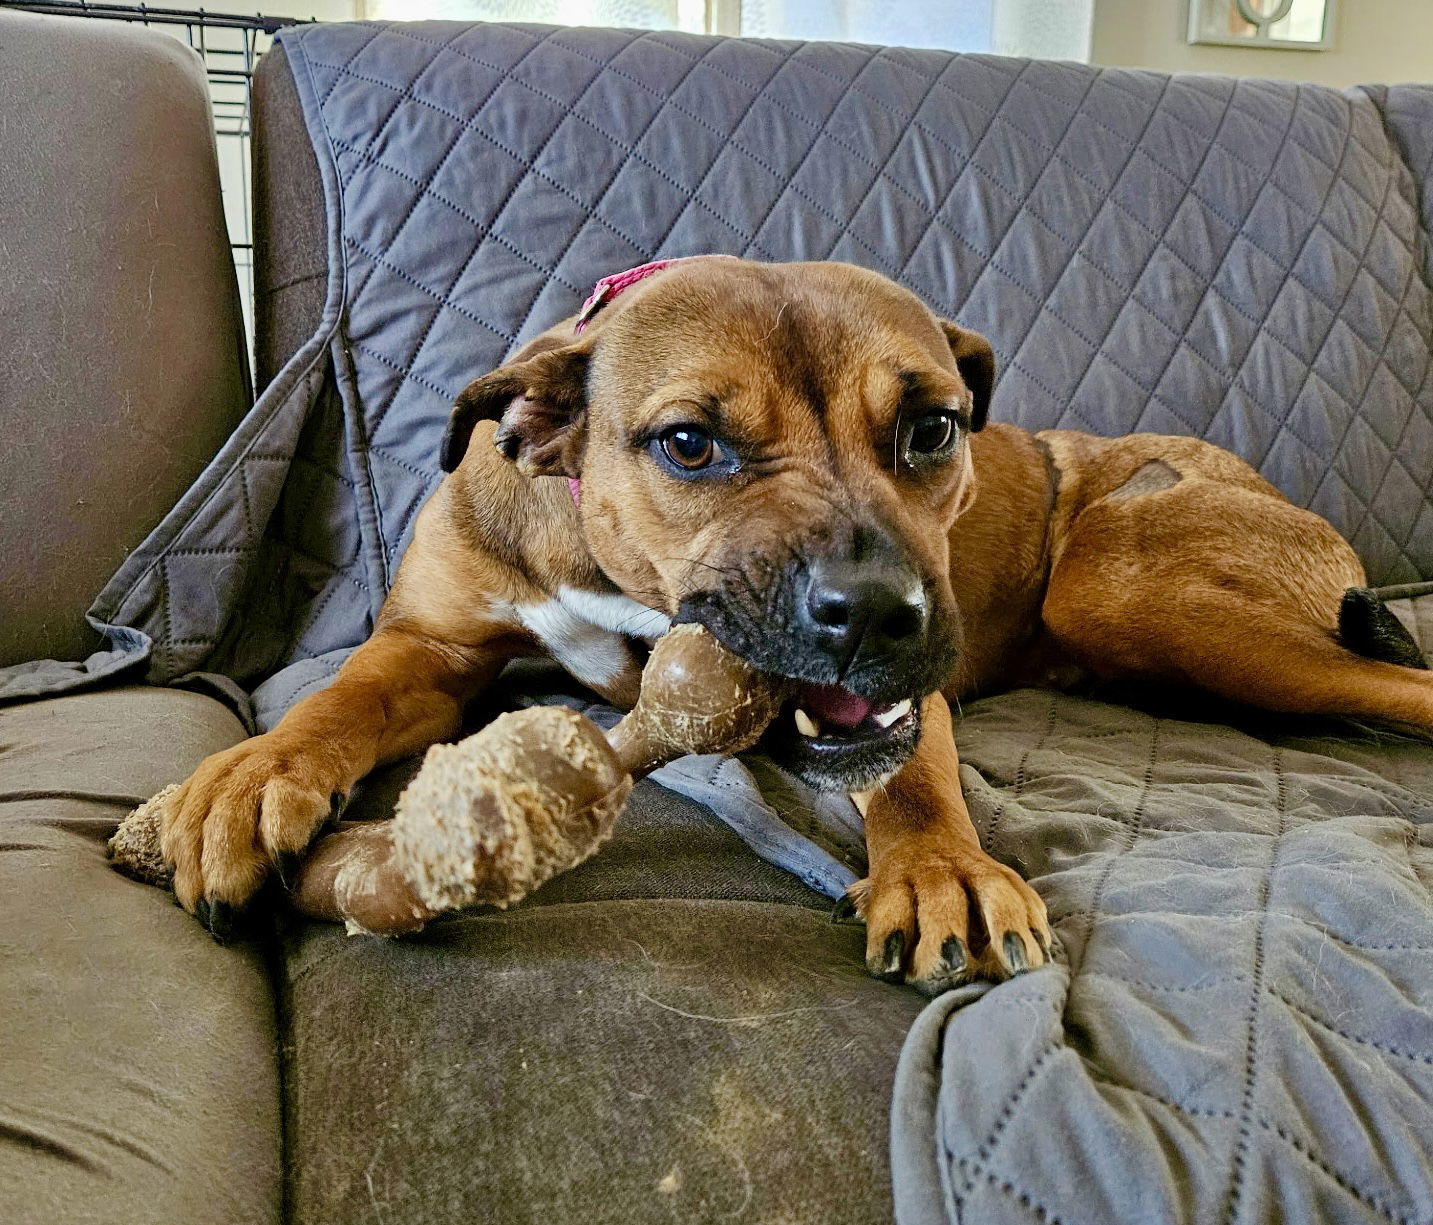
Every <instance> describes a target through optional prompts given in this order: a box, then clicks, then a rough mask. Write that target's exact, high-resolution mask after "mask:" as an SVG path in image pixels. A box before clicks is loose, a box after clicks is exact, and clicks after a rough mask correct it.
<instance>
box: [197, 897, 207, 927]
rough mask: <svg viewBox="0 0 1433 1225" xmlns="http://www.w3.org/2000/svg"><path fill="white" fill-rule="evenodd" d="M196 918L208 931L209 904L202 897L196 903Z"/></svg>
mask: <svg viewBox="0 0 1433 1225" xmlns="http://www.w3.org/2000/svg"><path fill="white" fill-rule="evenodd" d="M194 917H195V918H196V919H198V920H199V922H200V923H202V924H203V925H204V927H205V930H207V929H208V927H209V903H208V901H207V900H206V899H204V898H202V897H201V898H200V899H199V900H198V901H197V902H195V903H194Z"/></svg>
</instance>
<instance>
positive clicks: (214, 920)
mask: <svg viewBox="0 0 1433 1225" xmlns="http://www.w3.org/2000/svg"><path fill="white" fill-rule="evenodd" d="M208 911H209V921H208V922H207V923H206V924H205V926H206V927H207V928H208V929H209V934H210V935H211V936H213V937H214V939H215V940H217V941H219V943H220V944H223V943H224V942H225V941H226V940H228V939H229V936H230V934H231V933H232V932H233V930H234V908H233V907H232V906H231V905H229V903H228V902H210V903H208Z"/></svg>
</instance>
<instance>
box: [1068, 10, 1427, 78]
mask: <svg viewBox="0 0 1433 1225" xmlns="http://www.w3.org/2000/svg"><path fill="white" fill-rule="evenodd" d="M1338 7H1339V13H1338V22H1337V26H1336V28H1335V31H1334V43H1335V45H1334V48H1333V50H1331V51H1268V50H1260V49H1249V50H1246V49H1245V48H1243V47H1205V46H1190V45H1189V44H1188V43H1186V42H1185V41H1184V31H1185V26H1186V14H1187V9H1186V0H1095V20H1094V31H1093V35H1092V38H1091V43H1090V62H1091V63H1094V64H1101V65H1106V66H1111V67H1129V68H1158V69H1160V70H1161V71H1164V72H1219V73H1227V74H1230V75H1232V76H1243V77H1287V78H1292V79H1294V80H1299V81H1319V82H1321V83H1322V84H1325V85H1336V86H1339V87H1341V88H1342V87H1346V86H1349V85H1360V84H1365V83H1380V82H1382V83H1390V84H1391V83H1394V82H1399V81H1426V82H1433V0H1340V3H1339V6H1338Z"/></svg>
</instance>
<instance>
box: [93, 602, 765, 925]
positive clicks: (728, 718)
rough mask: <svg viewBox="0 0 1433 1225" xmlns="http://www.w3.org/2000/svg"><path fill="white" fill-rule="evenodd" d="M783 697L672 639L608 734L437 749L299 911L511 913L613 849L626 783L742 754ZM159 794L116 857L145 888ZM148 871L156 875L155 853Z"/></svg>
mask: <svg viewBox="0 0 1433 1225" xmlns="http://www.w3.org/2000/svg"><path fill="white" fill-rule="evenodd" d="M784 697H785V693H784V691H783V689H782V687H781V685H780V683H779V682H775V681H773V679H772V678H770V677H768V676H765V675H763V674H762V673H759V672H756V671H754V670H753V669H752V668H751V667H750V666H749V665H747V664H746V663H745V662H744V661H742V660H741V659H740V658H738V657H737V656H735V655H733V654H731V653H730V652H729V651H727V650H726V649H725V648H723V647H722V646H721V645H720V644H719V643H718V642H717V641H716V640H715V639H714V638H713V637H712V636H711V635H710V634H708V633H707V632H706V631H705V630H703V629H702V628H701V627H699V626H695V625H682V626H678V627H676V628H675V629H673V630H672V631H670V632H669V633H668V634H667V635H665V636H664V637H663V638H662V639H661V640H660V641H659V642H658V643H657V644H656V646H655V647H654V648H653V649H652V655H651V658H650V659H649V660H648V661H647V666H646V668H645V669H644V671H643V673H642V690H641V695H640V698H639V700H638V702H637V705H636V706H635V707H634V708H633V709H632V711H631V712H630V713H629V714H627V715H626V716H625V717H624V718H623V719H622V720H621V722H620V723H618V724H617V726H616V727H614V728H613V729H612V731H611V732H609V733H607V734H606V735H604V734H603V733H602V731H601V730H600V729H599V728H598V727H597V726H596V724H594V723H592V722H591V720H589V719H587V718H585V717H583V716H582V715H579V714H577V713H576V712H574V711H571V710H568V709H566V708H564V707H557V706H546V707H535V708H532V709H528V710H522V711H517V712H514V713H512V714H507V715H503V716H501V717H500V718H498V719H496V720H495V721H494V722H492V723H491V724H489V725H488V726H487V727H485V728H484V729H483V730H482V731H480V732H478V733H477V734H476V735H473V736H469V737H468V738H467V739H465V740H462V741H460V742H458V743H457V744H439V745H434V746H433V747H432V748H430V749H429V750H428V754H427V756H426V757H425V758H424V761H423V767H422V769H421V770H420V771H419V773H418V775H417V776H416V777H415V778H414V779H413V781H412V782H411V783H410V784H409V785H408V787H407V788H406V789H405V790H404V792H403V794H402V795H401V796H399V799H398V804H397V807H396V809H395V815H394V818H393V820H392V821H363V822H351V823H346V824H345V825H344V826H343V827H342V828H340V830H339V831H338V832H336V833H333V834H329V835H328V836H326V837H324V838H322V839H321V840H320V841H319V842H318V843H317V844H316V845H315V846H314V848H313V850H312V852H311V853H310V854H309V857H308V858H307V860H306V861H305V862H304V864H303V866H302V867H301V868H300V870H299V873H298V876H297V879H296V881H295V883H294V888H293V892H292V902H293V905H294V908H295V909H296V910H297V911H298V912H299V913H300V914H304V915H307V916H309V917H312V918H320V919H328V920H332V921H341V922H346V923H347V924H348V925H349V928H350V930H362V931H367V932H373V933H376V934H384V935H397V934H400V933H404V932H411V931H416V930H418V929H419V928H421V927H422V926H423V925H424V924H425V923H426V922H427V921H428V920H429V919H431V918H433V917H434V916H435V915H438V914H441V913H443V912H445V911H448V910H456V909H462V908H465V907H469V906H477V905H493V906H508V905H511V904H512V903H513V902H515V901H517V900H519V899H520V898H523V897H525V896H527V894H529V893H531V892H532V891H533V890H534V889H536V888H537V887H538V886H539V885H540V884H542V883H543V882H544V881H546V880H548V879H549V878H550V877H552V876H554V875H556V874H557V873H559V872H564V871H566V870H567V869H569V868H572V867H575V866H576V865H577V864H579V863H581V862H582V861H583V860H584V859H586V858H588V857H589V856H591V855H592V854H593V853H594V852H595V851H596V850H597V849H598V847H600V846H601V845H602V843H603V842H605V841H606V840H607V838H608V837H609V836H610V834H611V831H612V826H613V824H614V822H615V821H616V819H617V815H618V813H620V812H621V810H622V806H623V804H624V803H625V802H626V799H627V794H628V792H630V790H631V788H632V782H633V779H634V777H637V778H640V777H641V776H643V775H645V774H647V773H650V772H651V771H652V770H654V769H656V768H657V767H658V766H661V765H663V764H665V763H666V762H668V761H672V760H674V759H675V758H677V757H681V756H683V755H685V754H688V753H734V752H740V751H741V750H742V749H745V748H750V747H751V746H752V745H753V744H755V743H756V741H757V739H758V738H759V737H760V736H761V733H762V732H763V731H764V730H765V729H766V727H767V725H768V724H769V723H770V722H771V720H772V719H773V718H774V717H775V715H776V712H777V710H778V708H779V707H780V704H781V702H782V701H783V699H784ZM167 794H169V792H168V791H166V792H161V793H160V795H159V796H156V797H155V798H154V799H153V800H151V801H150V802H149V803H148V804H146V805H142V806H141V807H140V808H139V809H136V810H135V812H134V813H132V814H131V815H130V817H128V818H126V820H125V822H124V823H122V825H121V827H120V831H119V833H117V834H116V835H115V838H114V840H113V841H112V842H111V853H112V854H113V855H114V857H115V858H116V861H117V866H120V867H121V868H122V870H126V871H129V872H130V874H131V875H140V876H141V878H142V879H145V878H147V877H146V876H145V875H144V873H142V872H141V871H138V870H137V866H138V864H139V862H140V859H141V855H140V854H138V853H136V848H142V847H143V845H144V836H143V831H140V830H138V829H135V828H127V827H131V826H132V824H133V823H137V822H139V820H140V818H141V817H142V816H143V817H144V819H145V820H146V822H147V824H148V826H149V828H150V830H151V837H152V839H153V841H154V842H155V843H157V839H158V806H159V803H160V802H161V800H162V799H163V797H164V796H166V795H167ZM149 858H150V859H152V860H153V861H155V862H160V866H161V867H162V861H160V860H159V856H158V854H157V850H156V851H155V853H154V854H153V855H152V856H150V857H149ZM166 883H167V882H166Z"/></svg>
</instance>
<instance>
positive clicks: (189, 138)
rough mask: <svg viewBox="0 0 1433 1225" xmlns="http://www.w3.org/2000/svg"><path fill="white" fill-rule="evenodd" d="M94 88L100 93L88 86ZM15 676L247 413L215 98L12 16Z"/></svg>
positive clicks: (9, 627)
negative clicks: (21, 579) (17, 577)
mask: <svg viewBox="0 0 1433 1225" xmlns="http://www.w3.org/2000/svg"><path fill="white" fill-rule="evenodd" d="M80 86H82V88H81V87H80ZM0 114H3V115H4V116H5V123H4V124H3V126H0V234H3V235H5V253H6V255H5V258H6V265H5V277H4V278H3V281H0V318H3V319H4V320H5V337H6V340H5V343H4V344H3V345H0V433H3V434H4V437H5V440H6V446H7V450H6V457H5V461H4V470H3V475H0V489H3V491H4V492H3V497H0V504H3V505H4V507H5V515H4V517H3V519H0V552H3V553H4V555H5V559H6V566H7V568H8V569H9V570H10V572H11V573H19V574H24V575H25V581H24V582H18V583H17V582H6V583H0V667H3V666H4V665H6V664H11V663H17V662H20V661H23V660H28V659H36V658H56V659H82V658H84V657H85V656H86V655H87V654H89V652H90V651H92V650H94V649H95V647H96V645H97V644H98V642H99V637H98V635H96V634H95V633H94V632H93V631H92V630H91V629H90V628H89V627H88V626H87V625H86V624H85V620H84V612H85V609H86V608H88V607H89V605H90V602H91V601H92V600H93V599H94V597H95V595H96V594H97V593H98V592H99V590H100V588H101V587H102V586H103V584H104V581H105V579H106V578H108V577H109V575H110V574H111V572H112V571H114V569H115V568H116V567H117V566H118V565H119V564H120V562H121V561H123V560H124V558H125V556H126V555H127V554H128V553H129V552H130V550H132V549H133V548H134V546H135V545H137V544H138V543H139V542H140V541H141V540H143V539H144V537H145V536H146V534H147V533H148V532H149V531H150V529H151V528H153V527H154V526H155V524H157V523H158V522H159V520H160V519H161V518H162V517H163V515H164V514H165V513H166V512H167V511H168V510H169V508H170V507H171V506H173V505H174V503H175V501H176V500H178V498H179V496H180V494H182V493H183V492H184V490H185V489H186V488H187V487H188V486H189V483H190V482H191V481H192V480H193V479H194V477H195V476H196V475H197V474H198V473H199V471H200V469H202V468H203V467H204V465H205V463H206V462H207V461H208V460H209V458H210V457H211V456H212V455H213V454H214V452H215V451H216V450H217V449H218V446H219V444H220V443H221V442H222V441H223V440H224V439H225V438H226V437H227V436H228V434H229V433H230V431H231V430H232V429H233V427H234V425H235V424H236V423H237V422H238V420H239V418H240V417H241V416H242V414H243V412H244V409H245V406H246V403H247V399H248V391H247V386H246V384H247V372H246V360H245V356H244V336H243V327H242V324H241V322H240V318H239V300H238V288H237V283H236V281H235V279H234V267H233V263H232V261H231V259H230V255H229V247H228V240H227V238H226V236H225V231H224V217H223V212H222V209H221V205H220V197H219V178H218V163H217V159H216V157H215V151H214V136H213V131H212V128H211V123H212V121H211V117H210V113H209V99H208V91H207V88H206V85H205V80H204V73H203V70H202V68H201V66H200V63H199V60H198V58H197V57H196V56H195V55H194V53H193V52H192V51H189V50H188V49H187V48H185V47H184V46H182V45H181V44H180V43H178V42H176V41H175V40H174V39H173V38H170V37H168V36H166V35H163V34H160V33H158V32H155V31H152V30H143V29H139V28H134V27H128V26H125V27H118V28H116V27H115V26H114V25H111V24H109V23H105V24H101V23H99V22H91V21H74V20H71V19H69V18H56V17H38V16H35V15H33V14H29V13H18V12H13V11H7V12H5V13H3V14H0Z"/></svg>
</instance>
